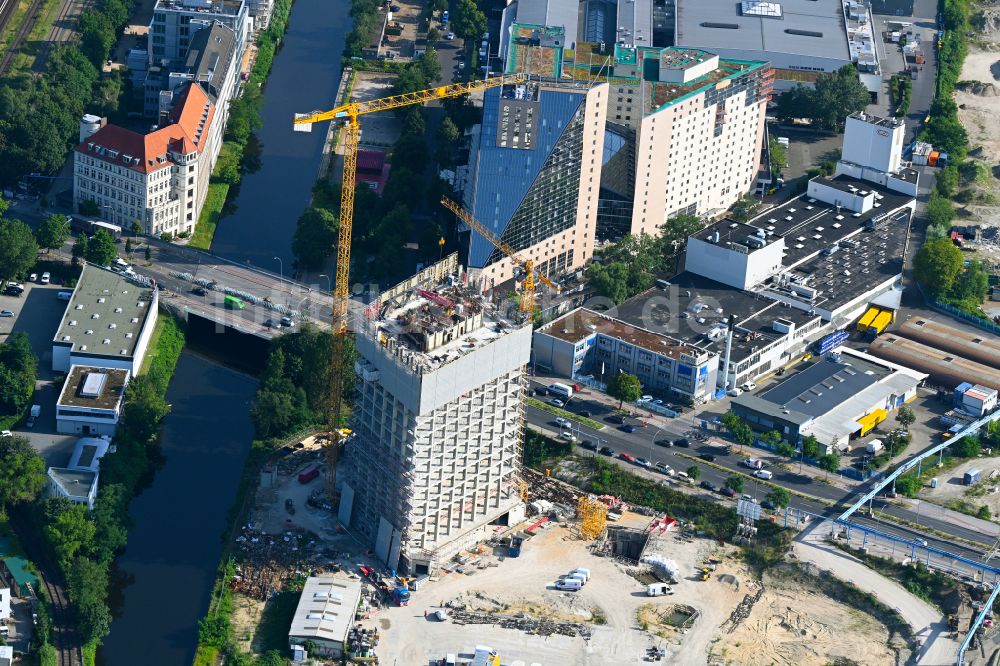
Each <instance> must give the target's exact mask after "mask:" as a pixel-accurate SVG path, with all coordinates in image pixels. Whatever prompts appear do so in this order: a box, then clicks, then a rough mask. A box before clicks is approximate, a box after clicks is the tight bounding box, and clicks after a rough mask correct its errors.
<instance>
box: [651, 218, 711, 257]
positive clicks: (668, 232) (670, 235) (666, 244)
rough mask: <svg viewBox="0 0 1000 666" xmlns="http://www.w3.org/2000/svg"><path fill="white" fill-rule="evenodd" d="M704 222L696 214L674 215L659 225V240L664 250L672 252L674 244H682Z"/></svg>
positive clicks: (702, 225)
mask: <svg viewBox="0 0 1000 666" xmlns="http://www.w3.org/2000/svg"><path fill="white" fill-rule="evenodd" d="M704 226H705V224H704V223H703V222H702V221H701V218H700V217H698V216H697V215H687V214H685V215H675V216H674V217H672V218H670V219H669V220H667V221H666V222H664V223H663V225H662V226H661V227H660V242H661V243H662V244H663V249H664V251H665V252H672V251H673V247H674V244H675V243H677V244H678V247H680V246H683V245H684V244H685V243H686V242H687V239H688V236H690V235H691V234H693V233H695V232H696V231H699V230H700V229H701V228H702V227H704Z"/></svg>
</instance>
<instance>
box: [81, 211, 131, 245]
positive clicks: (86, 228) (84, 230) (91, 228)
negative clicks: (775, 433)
mask: <svg viewBox="0 0 1000 666" xmlns="http://www.w3.org/2000/svg"><path fill="white" fill-rule="evenodd" d="M69 227H70V229H72V230H73V231H76V232H78V233H81V234H87V235H88V236H93V235H94V234H95V233H97V230H98V229H103V230H104V231H106V232H108V235H109V236H111V238H113V239H114V240H115V242H118V241H120V240H121V238H122V228H121V227H119V226H118V225H117V224H111V223H110V222H103V221H101V220H88V219H86V218H83V217H76V216H74V217H71V218H70V220H69Z"/></svg>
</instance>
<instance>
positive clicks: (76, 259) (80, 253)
mask: <svg viewBox="0 0 1000 666" xmlns="http://www.w3.org/2000/svg"><path fill="white" fill-rule="evenodd" d="M89 243H90V239H88V238H87V234H80V235H79V236H77V238H76V241H74V242H73V265H74V266H75V265H77V264H79V263H80V260H81V259H83V258H84V257H86V256H87V245H89Z"/></svg>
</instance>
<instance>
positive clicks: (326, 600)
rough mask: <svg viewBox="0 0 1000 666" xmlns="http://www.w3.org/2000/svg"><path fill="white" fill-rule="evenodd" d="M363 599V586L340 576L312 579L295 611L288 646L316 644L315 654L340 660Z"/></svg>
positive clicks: (307, 584) (307, 583)
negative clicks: (308, 642)
mask: <svg viewBox="0 0 1000 666" xmlns="http://www.w3.org/2000/svg"><path fill="white" fill-rule="evenodd" d="M360 599H361V583H360V582H358V581H356V580H351V579H348V578H341V577H339V576H330V575H325V576H310V577H309V578H308V579H306V583H305V586H303V588H302V596H300V597H299V605H298V607H297V608H296V609H295V617H294V618H293V619H292V626H291V629H289V631H288V645H289V647H293V646H301V645H303V644H305V642H306V641H310V642H312V644H313V645H315V646H316V647H315V650H314V654H316V655H318V656H323V657H331V658H333V659H339V658H340V657H341V656H342V655H343V654H344V650H345V647H346V645H347V634H348V633H349V632H350V630H351V626H352V625H353V624H354V614H355V611H357V608H358V602H359V600H360Z"/></svg>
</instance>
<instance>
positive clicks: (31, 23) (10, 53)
mask: <svg viewBox="0 0 1000 666" xmlns="http://www.w3.org/2000/svg"><path fill="white" fill-rule="evenodd" d="M5 2H6V4H7V5H9V9H8V16H7V21H9V20H10V17H11V16H13V15H14V9H15V8H16V7H17V0H5ZM44 4H45V0H32V2H31V7H29V8H28V14H27V15H26V16H25V18H24V22H23V23H21V27H20V28H18V30H17V34H16V35H14V41H12V42H11V43H10V46H9V47H8V48H7V52H6V53H4V54H3V58H2V59H0V76H3V75H4V74H6V73H7V70H8V69H10V64H11V63H12V62H14V57H15V56H16V55H17V52H18V51H20V50H21V45H22V44H24V40H25V39H26V38H27V37H28V35H29V34H30V33H31V30H32V28H34V27H35V24H36V23H38V19H39V18H40V17H41V15H42V6H43V5H44ZM3 28H6V22H5V23H4V25H2V26H0V30H2V29H3Z"/></svg>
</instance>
